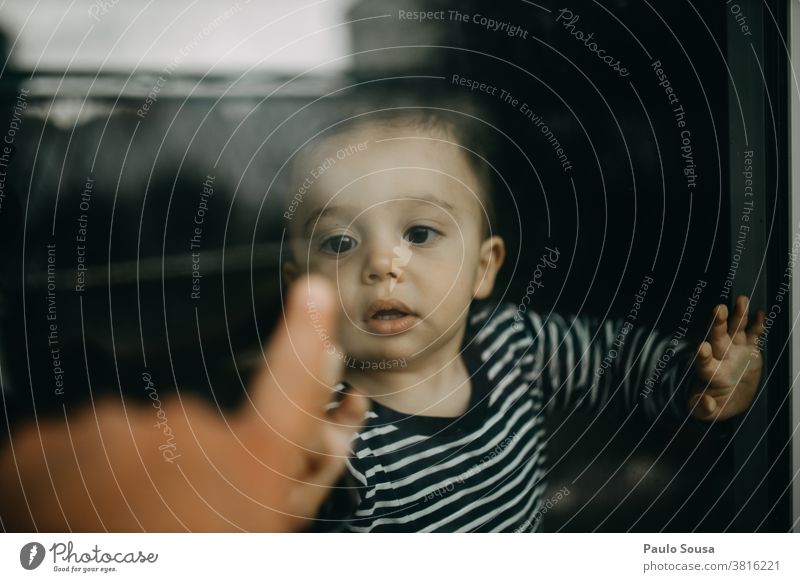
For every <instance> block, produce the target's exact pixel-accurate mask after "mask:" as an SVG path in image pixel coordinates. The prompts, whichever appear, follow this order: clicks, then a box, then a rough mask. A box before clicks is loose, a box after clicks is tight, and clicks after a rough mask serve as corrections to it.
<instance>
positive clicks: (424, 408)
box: [344, 339, 472, 417]
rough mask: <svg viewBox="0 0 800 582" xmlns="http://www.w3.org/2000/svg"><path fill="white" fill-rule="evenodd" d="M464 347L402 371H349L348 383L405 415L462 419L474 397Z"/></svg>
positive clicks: (417, 360)
mask: <svg viewBox="0 0 800 582" xmlns="http://www.w3.org/2000/svg"><path fill="white" fill-rule="evenodd" d="M454 346H455V347H454ZM460 346H461V341H460V339H458V342H452V345H451V344H449V345H447V346H442V347H441V348H440V349H438V350H436V352H434V353H431V354H426V355H424V356H420V357H417V358H415V359H414V360H413V361H409V362H408V365H407V366H405V367H402V368H397V367H396V368H393V369H390V370H360V369H358V368H357V367H356V368H350V367H347V368H345V374H344V379H345V381H346V382H348V383H349V384H350V385H351V386H353V387H354V388H356V389H357V390H358V391H359V392H361V393H362V394H365V395H366V396H369V397H370V398H372V399H373V400H375V401H377V402H379V403H380V404H382V405H384V406H386V407H388V408H391V409H393V410H396V411H398V412H402V413H404V414H417V415H421V416H443V417H451V416H460V415H461V414H463V413H464V412H466V411H467V408H468V405H469V400H470V395H471V393H472V387H471V382H470V378H469V372H468V371H467V367H466V365H465V364H464V360H463V358H462V357H461V355H460V351H461V350H460Z"/></svg>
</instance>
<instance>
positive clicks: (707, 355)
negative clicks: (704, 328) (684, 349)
mask: <svg viewBox="0 0 800 582" xmlns="http://www.w3.org/2000/svg"><path fill="white" fill-rule="evenodd" d="M713 362H714V353H713V350H712V349H711V344H710V343H708V342H703V343H701V344H700V345H699V346H698V347H697V367H698V368H702V369H705V368H707V367H708V366H710V365H711V364H712V363H713Z"/></svg>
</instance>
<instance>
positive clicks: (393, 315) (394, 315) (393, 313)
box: [372, 309, 408, 319]
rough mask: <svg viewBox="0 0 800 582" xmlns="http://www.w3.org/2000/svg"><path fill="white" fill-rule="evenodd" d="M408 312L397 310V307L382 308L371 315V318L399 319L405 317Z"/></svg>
mask: <svg viewBox="0 0 800 582" xmlns="http://www.w3.org/2000/svg"><path fill="white" fill-rule="evenodd" d="M406 315H408V313H405V312H404V311H399V310H397V309H382V310H381V311H379V312H378V313H376V314H375V315H373V316H372V319H399V318H401V317H405V316H406Z"/></svg>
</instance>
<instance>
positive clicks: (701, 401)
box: [689, 393, 717, 420]
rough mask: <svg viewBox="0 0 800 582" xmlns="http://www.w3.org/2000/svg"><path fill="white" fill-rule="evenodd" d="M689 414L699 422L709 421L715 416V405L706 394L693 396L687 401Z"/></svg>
mask: <svg viewBox="0 0 800 582" xmlns="http://www.w3.org/2000/svg"><path fill="white" fill-rule="evenodd" d="M689 412H690V413H691V415H692V416H693V417H695V418H699V419H700V420H709V419H711V418H713V417H714V416H715V415H716V412H717V403H716V401H715V400H714V399H713V398H712V397H711V396H709V395H708V394H704V393H699V394H695V395H694V396H692V397H691V398H690V399H689Z"/></svg>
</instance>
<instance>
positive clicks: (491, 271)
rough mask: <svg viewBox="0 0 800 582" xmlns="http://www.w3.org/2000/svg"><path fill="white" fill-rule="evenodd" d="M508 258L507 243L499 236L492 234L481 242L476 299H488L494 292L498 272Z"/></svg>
mask: <svg viewBox="0 0 800 582" xmlns="http://www.w3.org/2000/svg"><path fill="white" fill-rule="evenodd" d="M505 258H506V244H505V242H503V239H502V238H500V237H499V236H492V237H489V238H487V239H486V240H485V241H483V242H482V243H481V249H480V262H479V263H478V271H477V272H476V273H475V287H474V289H473V290H472V297H473V298H474V299H486V298H487V297H489V296H490V295H491V294H492V289H494V282H495V279H496V278H497V272H498V271H499V270H500V267H501V266H502V265H503V261H504V260H505Z"/></svg>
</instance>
